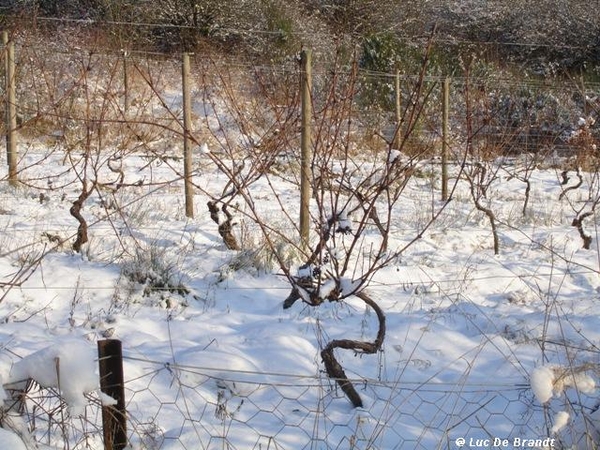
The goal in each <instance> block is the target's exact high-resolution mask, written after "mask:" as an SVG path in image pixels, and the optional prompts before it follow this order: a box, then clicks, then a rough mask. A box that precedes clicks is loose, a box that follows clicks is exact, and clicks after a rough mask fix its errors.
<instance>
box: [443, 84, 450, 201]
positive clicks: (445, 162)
mask: <svg viewBox="0 0 600 450" xmlns="http://www.w3.org/2000/svg"><path fill="white" fill-rule="evenodd" d="M449 104H450V78H446V79H444V89H443V95H442V200H443V201H447V200H448V139H449V135H448V120H449V109H450V106H449Z"/></svg>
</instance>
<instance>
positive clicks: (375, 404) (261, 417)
mask: <svg viewBox="0 0 600 450" xmlns="http://www.w3.org/2000/svg"><path fill="white" fill-rule="evenodd" d="M125 365H126V367H127V366H136V368H137V370H138V371H139V370H140V367H142V369H141V370H142V372H144V373H143V374H142V375H140V376H139V377H137V378H135V379H132V380H129V381H127V382H126V390H127V392H128V397H129V402H128V415H129V420H130V422H131V426H132V428H131V442H132V444H133V447H134V448H149V449H197V448H202V449H221V448H226V449H267V448H271V449H350V448H352V449H401V448H411V449H433V448H457V447H456V442H457V439H460V438H461V437H463V438H467V439H479V440H485V439H489V438H490V437H492V438H501V439H510V440H513V439H514V438H527V439H539V438H540V436H548V433H547V429H546V428H545V418H544V414H543V410H542V408H541V407H540V406H536V405H535V401H534V398H533V394H532V393H531V390H530V389H529V384H528V383H527V382H526V380H522V382H521V383H518V382H517V383H500V384H498V383H490V384H489V385H481V384H479V385H474V384H468V383H465V384H461V385H457V384H451V383H444V382H437V381H433V380H429V381H426V382H410V381H406V380H401V379H399V380H395V381H382V380H355V383H356V384H357V385H359V386H361V390H362V392H361V394H362V395H363V396H364V398H365V399H368V400H367V401H366V404H365V407H364V408H358V409H355V408H352V406H351V405H350V404H349V402H348V401H347V399H346V398H345V397H344V395H343V393H341V392H339V391H338V389H337V388H336V385H335V383H334V382H333V381H332V380H331V379H329V378H327V377H326V376H325V375H323V376H321V375H320V374H318V375H315V376H312V377H311V376H294V375H288V374H277V373H254V372H248V371H239V372H236V371H220V370H213V369H208V368H200V367H190V366H180V365H176V364H170V363H159V362H154V361H148V360H146V361H144V360H140V359H130V358H125ZM459 442H460V441H459Z"/></svg>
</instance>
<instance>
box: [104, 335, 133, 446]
mask: <svg viewBox="0 0 600 450" xmlns="http://www.w3.org/2000/svg"><path fill="white" fill-rule="evenodd" d="M98 366H99V369H100V390H101V391H102V392H103V393H104V394H106V395H109V396H110V397H112V398H114V399H115V400H116V401H117V404H116V405H109V406H103V407H102V426H103V429H104V450H123V449H124V448H125V447H127V411H126V409H125V381H124V377H123V349H122V346H121V341H119V340H118V339H105V340H101V341H98Z"/></svg>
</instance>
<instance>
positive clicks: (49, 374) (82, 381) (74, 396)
mask: <svg viewBox="0 0 600 450" xmlns="http://www.w3.org/2000/svg"><path fill="white" fill-rule="evenodd" d="M27 379H33V380H35V381H37V382H38V383H39V384H40V385H41V386H43V387H46V388H57V389H58V390H59V391H60V393H61V396H62V397H63V399H64V400H65V401H66V402H67V405H68V406H69V412H70V413H71V414H72V415H80V414H83V412H84V408H85V406H86V405H87V400H86V398H85V394H86V393H89V392H94V391H99V389H100V385H99V378H98V374H97V358H96V353H95V351H94V349H93V348H92V347H90V346H89V345H88V344H86V343H84V342H80V341H75V340H66V341H63V342H59V343H58V344H57V345H52V346H50V347H46V348H44V349H42V350H39V351H37V352H35V353H33V354H31V355H29V356H27V357H25V358H23V359H22V360H20V361H18V362H17V363H15V364H14V365H13V367H12V369H11V371H10V377H9V380H8V381H9V383H18V382H21V381H24V380H27ZM0 448H9V447H4V446H0Z"/></svg>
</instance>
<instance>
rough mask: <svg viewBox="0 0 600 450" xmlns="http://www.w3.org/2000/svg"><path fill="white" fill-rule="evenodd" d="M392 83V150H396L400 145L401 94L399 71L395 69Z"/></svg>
mask: <svg viewBox="0 0 600 450" xmlns="http://www.w3.org/2000/svg"><path fill="white" fill-rule="evenodd" d="M394 81H395V86H394V91H395V95H396V132H395V134H394V142H393V144H392V145H393V146H394V148H396V149H398V148H400V143H401V140H402V136H401V135H402V130H401V124H402V92H401V91H400V88H401V86H400V69H396V77H395V79H394Z"/></svg>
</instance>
